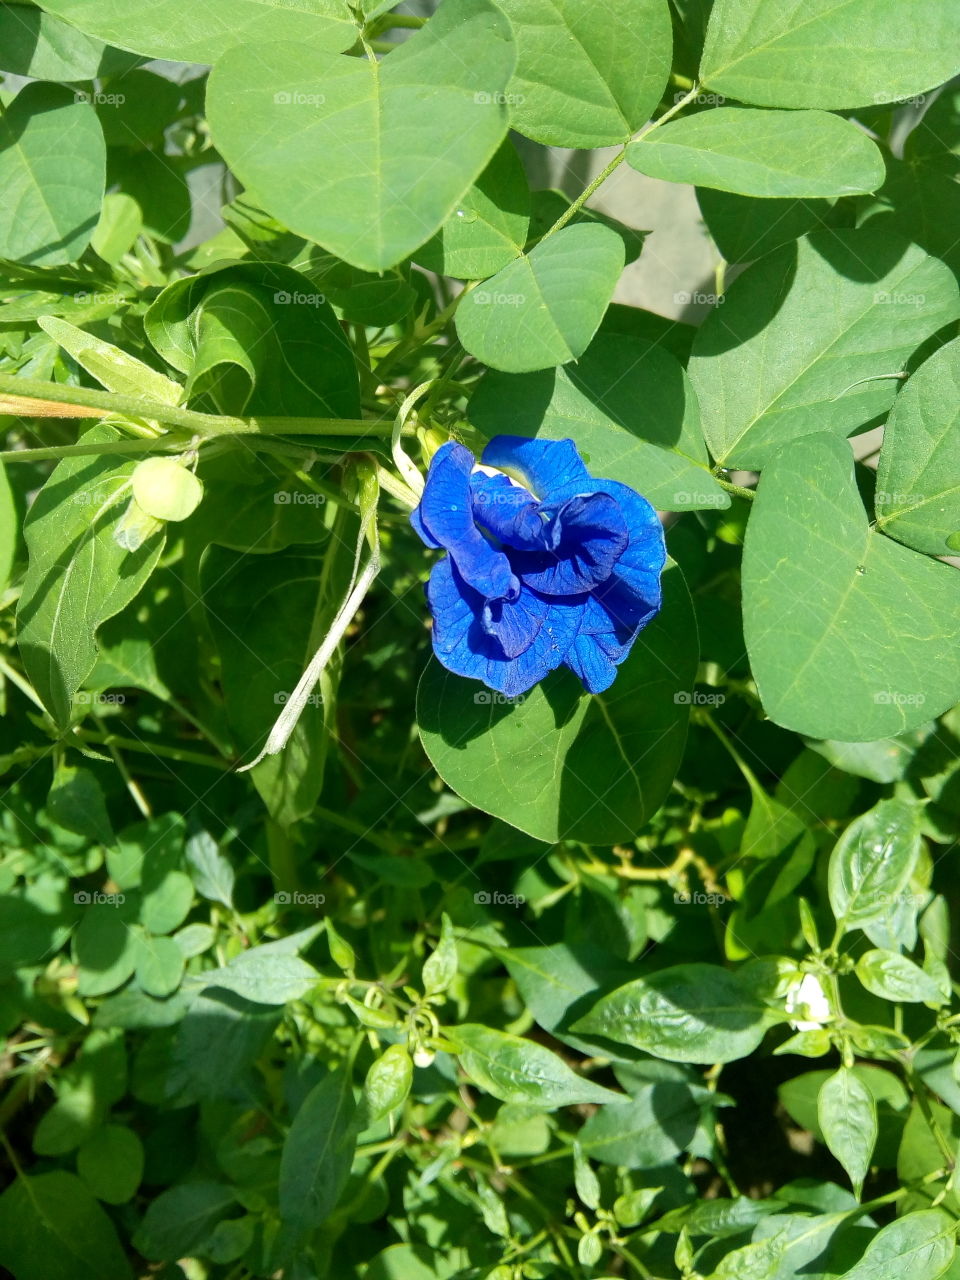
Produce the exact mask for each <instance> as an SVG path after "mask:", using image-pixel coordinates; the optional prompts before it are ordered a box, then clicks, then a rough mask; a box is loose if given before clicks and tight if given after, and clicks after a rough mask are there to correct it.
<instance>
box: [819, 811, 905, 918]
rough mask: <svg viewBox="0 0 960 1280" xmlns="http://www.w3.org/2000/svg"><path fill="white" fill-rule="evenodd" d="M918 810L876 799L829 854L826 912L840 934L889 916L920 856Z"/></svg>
mask: <svg viewBox="0 0 960 1280" xmlns="http://www.w3.org/2000/svg"><path fill="white" fill-rule="evenodd" d="M920 816H921V810H920V808H919V806H918V805H916V804H911V803H910V802H908V801H906V800H901V799H898V798H896V797H894V798H892V799H889V800H881V801H880V803H879V804H877V805H875V806H874V808H872V809H870V810H868V812H866V813H864V814H861V815H860V817H858V818H856V819H855V820H854V821H853V822H852V823H851V824H850V826H849V827H847V829H846V831H844V833H843V835H842V836H841V837H840V839H839V840H838V841H837V843H836V845H835V846H834V848H833V852H832V853H831V854H830V864H829V869H828V889H829V895H830V908H831V910H832V911H833V914H834V916H835V917H836V919H837V923H838V924H840V925H842V926H843V927H844V929H845V930H849V929H854V928H863V927H865V926H867V925H869V924H871V923H872V922H873V921H875V920H878V919H881V918H882V917H883V916H885V915H888V914H889V913H890V912H891V910H892V909H893V907H894V906H895V905H896V900H897V898H898V896H899V895H900V894H901V893H903V892H904V890H905V889H906V888H907V886H908V885H909V883H910V878H911V876H912V875H913V871H914V868H915V867H916V865H917V860H918V858H919V857H920V850H921V847H922V846H921V838H920Z"/></svg>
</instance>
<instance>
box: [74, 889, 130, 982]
mask: <svg viewBox="0 0 960 1280" xmlns="http://www.w3.org/2000/svg"><path fill="white" fill-rule="evenodd" d="M89 897H90V895H89V894H83V895H82V898H89ZM81 905H83V908H84V910H83V918H82V920H81V921H80V925H79V927H78V929H77V932H76V933H75V934H74V938H73V945H74V955H75V957H76V963H77V970H78V972H77V991H78V993H79V994H80V995H82V996H102V995H105V994H106V993H107V992H108V991H116V989H117V987H121V986H123V984H124V983H125V982H126V981H127V979H128V978H129V977H130V975H131V974H132V973H133V971H134V969H135V968H136V964H137V939H136V936H135V935H134V934H133V932H132V931H131V929H130V927H129V925H128V924H127V923H126V921H125V920H124V917H123V914H122V911H121V909H120V907H119V906H117V905H114V904H113V903H110V902H97V901H94V902H92V903H89V904H87V903H83V902H81Z"/></svg>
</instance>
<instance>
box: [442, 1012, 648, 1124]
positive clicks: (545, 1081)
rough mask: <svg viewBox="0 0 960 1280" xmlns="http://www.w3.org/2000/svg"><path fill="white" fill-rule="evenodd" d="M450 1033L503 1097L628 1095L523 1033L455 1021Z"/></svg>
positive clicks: (473, 1070)
mask: <svg viewBox="0 0 960 1280" xmlns="http://www.w3.org/2000/svg"><path fill="white" fill-rule="evenodd" d="M446 1035H447V1038H448V1039H449V1040H450V1041H451V1042H452V1043H453V1046H454V1048H455V1049H456V1051H457V1056H458V1057H459V1059H460V1065H461V1066H462V1067H463V1069H464V1071H465V1072H466V1073H467V1075H468V1076H469V1077H470V1079H471V1080H473V1081H474V1082H475V1083H476V1084H478V1085H479V1086H480V1087H481V1088H482V1089H483V1090H484V1091H485V1092H486V1093H489V1094H492V1095H493V1097H495V1098H499V1099H500V1100H501V1102H526V1103H531V1104H532V1105H534V1106H538V1107H567V1106H573V1105H575V1104H579V1103H587V1102H620V1101H622V1100H623V1098H622V1095H621V1094H619V1093H615V1092H614V1091H613V1090H612V1089H607V1088H605V1087H604V1086H603V1085H599V1084H594V1083H593V1081H592V1080H587V1079H585V1078H584V1077H583V1076H578V1075H577V1073H576V1072H575V1071H574V1070H573V1069H572V1068H571V1067H568V1066H567V1064H566V1063H565V1062H564V1060H563V1059H562V1058H560V1057H558V1056H557V1054H555V1053H553V1052H552V1051H551V1050H550V1049H546V1048H544V1046H543V1045H542V1044H536V1043H535V1042H534V1041H533V1040H526V1039H524V1037H523V1036H514V1035H508V1034H507V1033H506V1032H505V1031H494V1030H493V1028H492V1027H484V1026H481V1025H480V1024H479V1023H469V1024H465V1025H463V1026H460V1027H452V1028H450V1029H448V1030H447V1032H446Z"/></svg>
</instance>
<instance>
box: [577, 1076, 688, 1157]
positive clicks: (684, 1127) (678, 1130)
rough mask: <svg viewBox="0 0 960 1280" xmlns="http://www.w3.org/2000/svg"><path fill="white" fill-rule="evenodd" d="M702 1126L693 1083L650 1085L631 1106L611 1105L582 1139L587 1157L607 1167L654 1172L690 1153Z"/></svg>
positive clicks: (590, 1123) (591, 1120) (598, 1114)
mask: <svg viewBox="0 0 960 1280" xmlns="http://www.w3.org/2000/svg"><path fill="white" fill-rule="evenodd" d="M699 1122H700V1104H699V1102H698V1100H697V1098H696V1095H695V1094H694V1092H693V1091H692V1090H691V1089H690V1087H689V1086H688V1085H685V1084H680V1083H679V1082H677V1083H675V1082H673V1081H670V1080H666V1081H662V1082H660V1081H658V1082H657V1083H655V1084H651V1085H647V1086H646V1087H645V1088H642V1089H641V1090H640V1092H639V1093H638V1094H636V1095H635V1096H634V1097H633V1098H631V1099H630V1101H629V1102H617V1103H612V1102H611V1103H608V1104H607V1105H606V1106H603V1107H600V1108H598V1110H597V1111H595V1112H594V1113H593V1115H592V1116H590V1117H589V1119H588V1120H587V1122H586V1124H585V1125H584V1126H583V1128H582V1129H581V1130H580V1132H579V1134H578V1135H577V1139H578V1142H579V1143H580V1146H581V1147H582V1149H583V1152H584V1155H587V1156H589V1157H590V1158H591V1159H592V1160H598V1161H599V1162H600V1163H601V1164H612V1165H620V1166H622V1167H624V1168H626V1169H648V1168H650V1166H651V1165H660V1164H668V1163H669V1162H670V1161H671V1160H673V1159H674V1158H675V1157H676V1156H677V1155H679V1154H680V1152H681V1151H687V1150H688V1149H689V1147H690V1143H691V1142H692V1141H693V1136H694V1134H695V1133H696V1131H697V1125H698V1124H699Z"/></svg>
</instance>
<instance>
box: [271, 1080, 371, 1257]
mask: <svg viewBox="0 0 960 1280" xmlns="http://www.w3.org/2000/svg"><path fill="white" fill-rule="evenodd" d="M356 1133H357V1130H356V1103H355V1102H354V1099H353V1087H352V1085H351V1081H350V1077H349V1074H348V1073H346V1072H343V1071H332V1072H331V1073H330V1074H329V1075H328V1076H326V1077H325V1078H324V1079H323V1080H321V1081H320V1083H319V1084H318V1085H314V1087H313V1088H312V1089H311V1090H310V1092H309V1093H308V1094H307V1096H306V1098H304V1100H303V1102H302V1103H301V1104H300V1108H299V1110H298V1111H297V1114H296V1115H295V1116H294V1118H293V1124H291V1126H290V1129H289V1130H288V1132H287V1136H286V1138H285V1139H284V1143H283V1154H282V1155H281V1158H280V1186H279V1203H280V1218H281V1222H282V1227H281V1240H282V1241H283V1243H284V1245H285V1247H286V1248H287V1249H288V1250H289V1249H295V1248H296V1247H297V1246H298V1244H299V1243H300V1242H302V1241H303V1240H304V1239H306V1237H307V1236H308V1235H309V1234H310V1233H311V1232H312V1231H314V1230H315V1229H316V1228H317V1227H319V1226H322V1224H323V1223H324V1222H325V1221H326V1219H327V1218H328V1217H329V1216H330V1214H331V1213H332V1212H333V1209H334V1207H335V1206H336V1203H337V1200H338V1199H339V1198H340V1193H341V1191H342V1190H343V1188H344V1185H345V1184H346V1181H347V1178H348V1177H349V1175H350V1166H351V1164H352V1163H353V1152H354V1148H355V1146H356Z"/></svg>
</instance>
